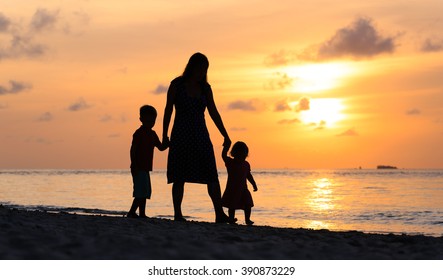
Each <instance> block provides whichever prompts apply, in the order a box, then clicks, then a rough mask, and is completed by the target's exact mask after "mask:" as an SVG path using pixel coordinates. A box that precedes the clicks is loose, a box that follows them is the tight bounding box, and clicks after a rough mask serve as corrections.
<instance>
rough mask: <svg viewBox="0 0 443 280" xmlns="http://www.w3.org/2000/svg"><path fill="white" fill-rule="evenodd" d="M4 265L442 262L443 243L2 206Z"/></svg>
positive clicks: (441, 239) (0, 250) (419, 238)
mask: <svg viewBox="0 0 443 280" xmlns="http://www.w3.org/2000/svg"><path fill="white" fill-rule="evenodd" d="M0 228H1V231H0V259H4V260H5V259H10V260H26V259H45V260H59V259H64V260H91V259H92V260H114V259H116V260H127V259H141V260H150V259H155V260H166V259H176V260H182V259H190V260H194V259H202V260H222V259H228V260H235V259H247V260H256V259H264V260H280V259H289V260H324V259H326V260H354V259H360V260H371V259H377V260H384V259H397V260H406V259H422V260H430V259H437V260H442V259H443V237H429V236H408V235H394V234H387V235H386V234H367V233H362V232H357V231H349V232H332V231H328V230H309V229H292V228H274V227H268V226H249V227H248V226H242V225H229V224H214V223H205V222H174V221H171V220H167V219H130V218H123V217H109V216H87V215H75V214H67V213H46V212H34V211H22V210H16V209H9V208H7V207H4V206H0Z"/></svg>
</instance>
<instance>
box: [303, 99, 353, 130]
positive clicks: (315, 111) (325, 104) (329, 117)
mask: <svg viewBox="0 0 443 280" xmlns="http://www.w3.org/2000/svg"><path fill="white" fill-rule="evenodd" d="M343 110H344V105H343V102H342V100H341V99H339V98H316V99H310V104H309V110H303V111H301V112H300V120H301V121H302V122H303V123H305V124H316V125H318V126H322V127H333V126H335V125H336V124H337V123H338V122H339V121H341V120H343V119H344V118H345V115H344V113H343Z"/></svg>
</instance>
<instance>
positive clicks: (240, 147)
mask: <svg viewBox="0 0 443 280" xmlns="http://www.w3.org/2000/svg"><path fill="white" fill-rule="evenodd" d="M248 154H249V148H248V146H247V145H246V144H245V143H244V142H241V141H238V142H235V144H234V146H232V149H231V156H233V157H234V158H246V157H247V156H248Z"/></svg>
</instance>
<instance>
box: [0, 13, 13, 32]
mask: <svg viewBox="0 0 443 280" xmlns="http://www.w3.org/2000/svg"><path fill="white" fill-rule="evenodd" d="M10 25H11V20H10V19H9V18H7V17H6V16H5V15H4V14H2V13H0V32H7V31H8V29H9V26H10Z"/></svg>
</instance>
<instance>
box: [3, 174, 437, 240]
mask: <svg viewBox="0 0 443 280" xmlns="http://www.w3.org/2000/svg"><path fill="white" fill-rule="evenodd" d="M253 175H254V178H255V180H256V182H257V185H258V188H259V190H258V192H252V187H251V186H249V189H250V190H251V193H252V196H253V199H254V203H255V206H254V207H253V209H252V216H251V219H252V220H253V221H254V222H255V225H263V226H273V227H291V228H307V229H328V230H334V231H348V230H355V231H363V232H371V233H394V234H413V235H415V234H424V235H429V236H442V235H443V170H401V169H396V170H376V169H374V170H369V169H366V170H365V169H363V170H357V169H355V170H354V169H349V170H347V169H346V170H345V169H338V170H291V169H284V170H272V169H269V170H255V171H253ZM219 178H220V183H221V189H222V192H223V190H224V188H225V184H226V178H227V177H226V173H225V172H219ZM151 181H152V185H153V194H152V198H151V200H148V203H147V215H148V216H150V217H158V218H166V219H172V217H173V207H172V198H171V185H168V184H167V183H166V172H165V171H164V170H156V171H153V172H151ZM131 202H132V179H131V175H130V172H129V170H0V204H2V205H5V206H7V207H13V208H18V209H27V210H42V211H53V212H68V213H78V214H95V215H113V216H124V215H125V214H126V212H127V211H128V209H129V207H130V205H131ZM182 209H183V213H184V215H185V217H186V218H187V219H189V220H195V221H206V222H213V221H214V213H213V208H212V203H211V200H210V198H209V196H208V194H207V190H206V186H205V185H198V184H186V185H185V196H184V200H183V206H182ZM225 210H226V211H225V212H226V213H227V209H225ZM236 217H237V218H238V220H239V223H240V224H244V216H243V211H241V210H237V212H236Z"/></svg>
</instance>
